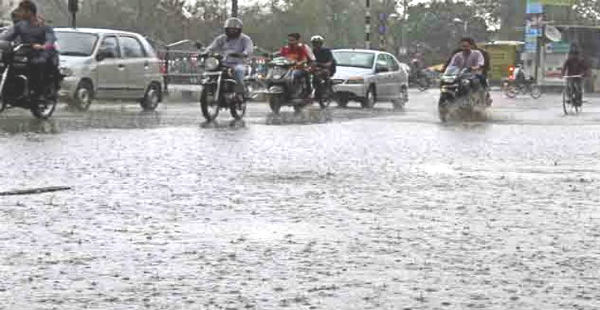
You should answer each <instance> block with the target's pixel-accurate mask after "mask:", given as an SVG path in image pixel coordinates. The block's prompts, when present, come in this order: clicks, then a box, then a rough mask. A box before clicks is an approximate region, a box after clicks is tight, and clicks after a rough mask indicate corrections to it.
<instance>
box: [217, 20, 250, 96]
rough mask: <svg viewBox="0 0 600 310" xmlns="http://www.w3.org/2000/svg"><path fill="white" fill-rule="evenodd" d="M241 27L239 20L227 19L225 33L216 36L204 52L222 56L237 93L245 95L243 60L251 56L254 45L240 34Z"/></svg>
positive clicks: (245, 68) (248, 38) (242, 25)
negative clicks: (234, 82) (235, 82)
mask: <svg viewBox="0 0 600 310" xmlns="http://www.w3.org/2000/svg"><path fill="white" fill-rule="evenodd" d="M243 27H244V23H243V22H242V20H241V19H239V18H236V17H231V18H228V19H227V20H226V21H225V26H224V28H225V33H224V34H222V35H220V36H218V37H217V38H216V39H215V40H214V41H213V42H212V44H211V45H210V46H209V47H208V48H207V49H206V50H207V52H211V53H219V54H221V55H223V56H224V59H223V64H224V65H226V66H228V67H230V68H232V69H233V72H234V78H235V80H236V81H237V82H238V90H237V91H238V92H241V93H244V94H245V93H246V87H245V85H244V77H245V76H246V71H247V67H246V65H245V63H244V60H245V58H248V57H251V56H252V54H253V52H254V43H253V42H252V39H251V38H250V37H249V36H247V35H245V34H244V33H242V28H243Z"/></svg>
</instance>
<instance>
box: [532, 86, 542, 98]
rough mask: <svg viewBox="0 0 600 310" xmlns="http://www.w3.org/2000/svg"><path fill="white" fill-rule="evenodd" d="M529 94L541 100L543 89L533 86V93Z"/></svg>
mask: <svg viewBox="0 0 600 310" xmlns="http://www.w3.org/2000/svg"><path fill="white" fill-rule="evenodd" d="M529 94H530V95H531V97H532V98H533V99H539V98H540V97H541V96H542V89H541V88H540V87H539V86H537V85H531V92H530V93H529Z"/></svg>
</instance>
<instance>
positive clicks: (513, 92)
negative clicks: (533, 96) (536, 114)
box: [504, 86, 519, 98]
mask: <svg viewBox="0 0 600 310" xmlns="http://www.w3.org/2000/svg"><path fill="white" fill-rule="evenodd" d="M504 94H505V95H506V97H508V98H515V97H516V96H517V95H518V94H519V89H518V88H516V87H515V86H508V88H507V89H506V91H505V92H504Z"/></svg>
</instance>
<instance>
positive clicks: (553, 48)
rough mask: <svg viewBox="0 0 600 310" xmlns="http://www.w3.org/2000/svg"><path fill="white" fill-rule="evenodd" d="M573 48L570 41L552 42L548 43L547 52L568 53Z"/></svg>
mask: <svg viewBox="0 0 600 310" xmlns="http://www.w3.org/2000/svg"><path fill="white" fill-rule="evenodd" d="M570 49H571V43H569V42H564V41H561V42H551V43H548V44H546V53H548V54H567V53H569V50H570Z"/></svg>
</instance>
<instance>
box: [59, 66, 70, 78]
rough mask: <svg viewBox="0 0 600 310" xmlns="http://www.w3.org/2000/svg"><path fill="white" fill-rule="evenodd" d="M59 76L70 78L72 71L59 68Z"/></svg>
mask: <svg viewBox="0 0 600 310" xmlns="http://www.w3.org/2000/svg"><path fill="white" fill-rule="evenodd" d="M60 74H61V75H63V76H72V75H73V70H72V69H70V68H66V67H61V68H60Z"/></svg>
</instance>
